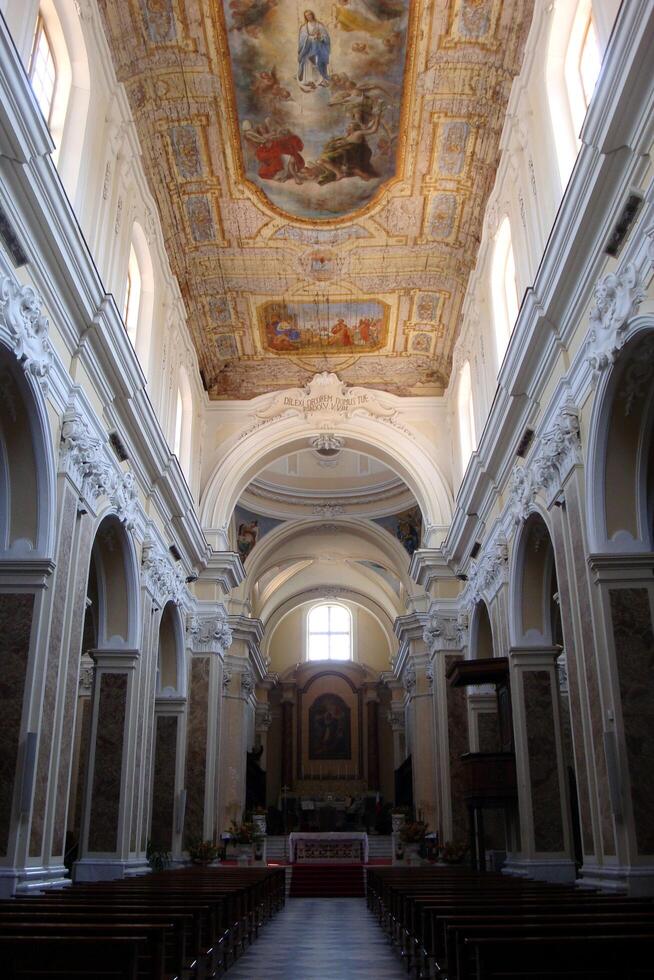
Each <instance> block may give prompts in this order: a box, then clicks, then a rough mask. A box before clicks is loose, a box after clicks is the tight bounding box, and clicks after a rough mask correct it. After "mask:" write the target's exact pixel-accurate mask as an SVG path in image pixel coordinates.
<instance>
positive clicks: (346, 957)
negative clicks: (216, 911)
mask: <svg viewBox="0 0 654 980" xmlns="http://www.w3.org/2000/svg"><path fill="white" fill-rule="evenodd" d="M225 976H226V980H404V978H405V977H406V971H405V970H403V968H402V964H401V963H400V961H399V958H398V957H397V955H396V954H395V952H394V951H393V950H392V949H391V947H390V945H389V942H388V940H387V938H386V936H385V934H384V932H383V931H382V930H381V928H380V927H379V926H378V924H377V921H376V919H375V918H374V917H373V916H372V915H371V914H370V912H369V911H368V909H367V906H366V901H365V899H364V898H289V899H288V900H287V902H286V907H285V908H284V910H283V911H282V912H279V913H278V914H277V915H276V916H275V917H274V919H272V920H271V921H270V922H269V923H268V924H267V925H266V926H265V927H264V928H263V930H262V931H261V932H260V933H259V939H258V940H257V941H256V942H255V943H254V944H253V945H252V946H251V947H250V948H249V949H248V951H247V952H246V953H244V955H243V956H241V958H240V959H239V960H238V961H237V962H236V963H235V964H234V966H233V967H232V968H231V969H230V970H228V971H227V973H226V975H225Z"/></svg>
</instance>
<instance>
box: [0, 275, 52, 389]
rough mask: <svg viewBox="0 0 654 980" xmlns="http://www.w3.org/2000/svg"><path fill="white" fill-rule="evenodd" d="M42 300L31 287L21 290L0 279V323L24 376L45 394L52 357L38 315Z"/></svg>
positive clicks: (45, 328) (45, 323)
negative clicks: (4, 328)
mask: <svg viewBox="0 0 654 980" xmlns="http://www.w3.org/2000/svg"><path fill="white" fill-rule="evenodd" d="M41 306H42V300H41V297H40V296H39V295H38V293H36V292H35V290H34V289H32V287H31V286H21V285H20V284H19V283H17V282H16V280H15V279H14V278H13V276H1V277H0V320H2V321H3V322H4V325H5V327H6V330H7V333H8V334H9V342H10V344H11V347H12V349H13V351H14V354H15V355H16V357H17V358H18V360H19V362H20V363H21V364H22V366H23V370H24V371H25V373H26V374H31V375H32V377H33V378H35V379H36V380H37V381H38V382H39V384H40V385H41V388H42V389H43V390H44V391H47V387H48V375H49V374H50V371H51V369H52V364H53V353H52V346H51V344H50V340H49V338H48V331H49V324H48V320H47V317H45V316H43V314H42V312H41Z"/></svg>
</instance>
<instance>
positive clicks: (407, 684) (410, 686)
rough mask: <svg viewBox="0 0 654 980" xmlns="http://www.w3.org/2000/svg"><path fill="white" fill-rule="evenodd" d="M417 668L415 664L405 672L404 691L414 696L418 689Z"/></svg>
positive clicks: (408, 666)
mask: <svg viewBox="0 0 654 980" xmlns="http://www.w3.org/2000/svg"><path fill="white" fill-rule="evenodd" d="M416 681H417V676H416V668H415V667H414V666H413V664H408V665H407V668H406V670H405V671H404V690H405V691H406V693H407V694H413V692H414V691H415V688H416Z"/></svg>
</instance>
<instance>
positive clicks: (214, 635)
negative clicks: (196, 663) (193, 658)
mask: <svg viewBox="0 0 654 980" xmlns="http://www.w3.org/2000/svg"><path fill="white" fill-rule="evenodd" d="M186 634H187V637H188V641H189V644H190V647H191V649H192V651H193V653H198V654H206V653H214V654H217V655H218V656H220V657H224V656H225V654H226V653H227V650H229V648H230V646H231V645H232V639H233V634H232V630H231V628H230V626H229V623H228V621H227V617H226V616H225V615H224V613H222V611H217V612H216V613H213V614H211V615H204V616H198V615H193V616H189V618H188V620H187V622H186Z"/></svg>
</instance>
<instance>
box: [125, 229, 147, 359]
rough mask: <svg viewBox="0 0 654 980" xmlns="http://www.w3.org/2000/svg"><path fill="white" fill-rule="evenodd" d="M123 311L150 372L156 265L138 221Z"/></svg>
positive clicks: (137, 349) (133, 340) (130, 337)
mask: <svg viewBox="0 0 654 980" xmlns="http://www.w3.org/2000/svg"><path fill="white" fill-rule="evenodd" d="M122 313H123V322H124V324H125V328H126V330H127V334H128V336H129V339H130V340H131V342H132V346H133V347H134V350H135V351H136V353H137V355H138V359H139V361H140V362H141V366H142V367H143V370H144V371H145V374H146V375H148V369H149V357H150V348H151V343H152V322H153V314H154V268H153V265H152V256H151V255H150V248H149V246H148V241H147V238H146V237H145V232H144V231H143V229H142V227H141V226H140V224H138V222H134V225H133V226H132V235H131V239H130V247H129V256H128V260H127V271H126V275H125V292H124V296H123V310H122Z"/></svg>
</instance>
